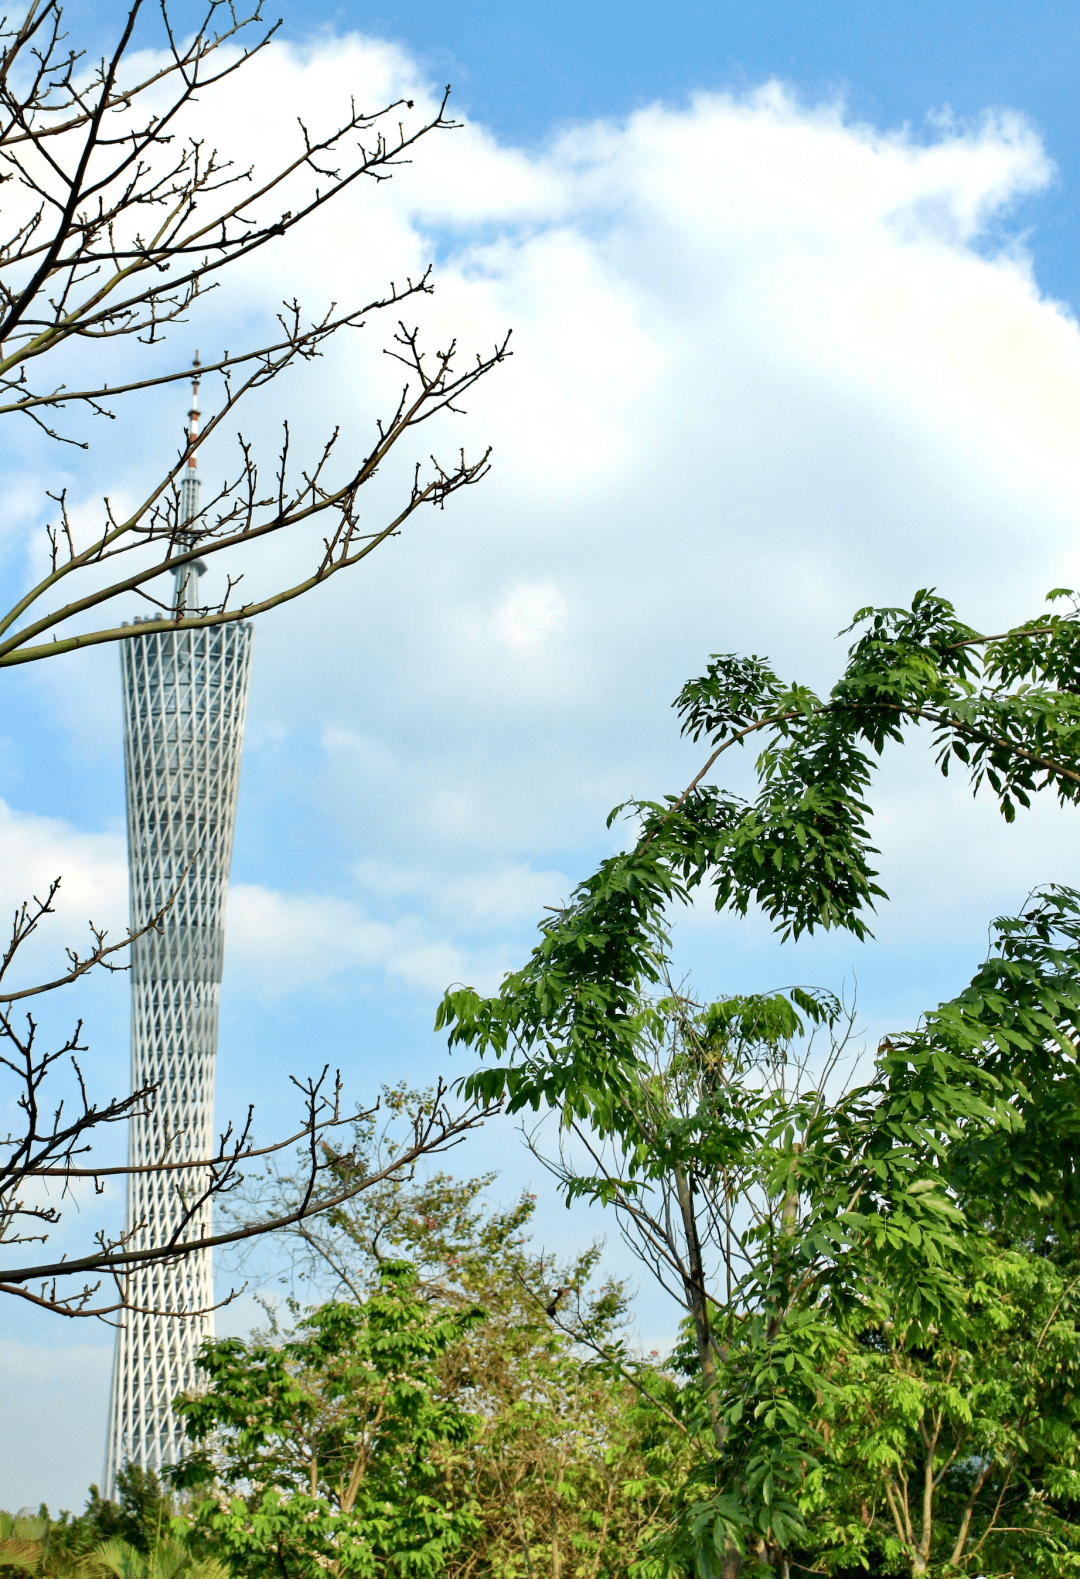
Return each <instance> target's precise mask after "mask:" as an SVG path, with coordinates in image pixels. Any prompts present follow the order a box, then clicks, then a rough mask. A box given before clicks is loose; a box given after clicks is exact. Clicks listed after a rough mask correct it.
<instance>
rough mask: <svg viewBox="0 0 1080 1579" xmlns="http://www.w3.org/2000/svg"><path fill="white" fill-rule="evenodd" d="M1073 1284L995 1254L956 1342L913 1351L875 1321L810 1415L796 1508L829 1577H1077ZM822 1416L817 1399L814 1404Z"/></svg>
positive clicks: (1017, 1255) (841, 1357)
mask: <svg viewBox="0 0 1080 1579" xmlns="http://www.w3.org/2000/svg"><path fill="white" fill-rule="evenodd" d="M1078 1288H1080V1278H1077V1277H1075V1276H1071V1277H1066V1275H1064V1274H1063V1273H1062V1272H1061V1271H1060V1270H1059V1269H1058V1268H1057V1267H1055V1266H1054V1265H1053V1263H1052V1262H1050V1261H1049V1260H1048V1259H1047V1258H1046V1257H1043V1256H1036V1255H1032V1254H1031V1253H1026V1252H1023V1251H1014V1250H998V1249H995V1248H993V1247H987V1248H986V1250H985V1252H984V1254H983V1256H982V1257H981V1259H980V1264H979V1266H978V1267H977V1269H976V1272H975V1275H974V1276H973V1277H972V1279H971V1282H970V1284H969V1287H968V1291H967V1292H968V1320H967V1322H966V1323H965V1327H964V1331H963V1334H962V1336H957V1337H955V1338H953V1339H952V1340H949V1339H947V1338H945V1337H944V1335H942V1334H935V1335H933V1336H931V1337H930V1339H929V1340H927V1339H926V1338H925V1337H924V1338H922V1339H921V1340H920V1341H919V1342H913V1341H912V1339H911V1334H910V1333H909V1332H908V1331H906V1330H904V1329H903V1328H901V1327H897V1326H895V1325H892V1324H889V1323H888V1322H885V1323H882V1322H880V1321H878V1320H876V1319H875V1318H873V1317H872V1316H870V1315H869V1314H868V1315H867V1318H866V1320H865V1322H864V1323H863V1324H862V1325H861V1326H855V1327H854V1328H853V1330H852V1334H851V1339H852V1341H851V1342H850V1343H848V1344H846V1345H845V1346H844V1348H843V1350H842V1351H841V1352H840V1353H839V1354H838V1355H837V1356H835V1357H834V1358H833V1360H832V1362H831V1364H830V1366H829V1370H830V1371H831V1376H830V1382H831V1385H830V1386H829V1387H828V1388H827V1389H825V1390H824V1391H823V1392H822V1395H821V1402H820V1403H819V1404H818V1405H817V1407H816V1410H815V1411H814V1412H815V1413H817V1414H818V1416H819V1420H820V1430H821V1431H822V1433H823V1436H824V1438H825V1451H823V1452H822V1453H821V1454H820V1455H819V1460H818V1463H817V1464H816V1465H815V1467H814V1468H813V1469H812V1470H811V1471H810V1473H809V1475H808V1476H807V1480H806V1484H805V1486H804V1488H803V1491H802V1496H801V1501H802V1503H803V1506H804V1509H805V1511H806V1514H807V1517H808V1521H809V1522H810V1523H811V1524H812V1525H813V1527H814V1530H815V1534H816V1536H817V1539H818V1541H819V1542H820V1544H821V1547H822V1548H823V1550H822V1551H819V1553H818V1554H817V1562H818V1563H819V1564H820V1563H822V1562H824V1563H825V1564H826V1566H827V1567H828V1568H830V1569H832V1568H834V1567H835V1566H836V1565H837V1564H841V1565H843V1566H845V1567H846V1566H848V1565H850V1564H851V1563H852V1562H853V1561H854V1560H858V1561H863V1560H865V1559H866V1558H867V1557H868V1556H869V1555H871V1554H873V1553H874V1551H875V1550H880V1551H881V1552H882V1553H883V1555H884V1556H885V1558H886V1559H887V1560H891V1562H893V1563H895V1564H896V1565H897V1566H898V1567H899V1568H900V1570H901V1571H904V1570H906V1569H907V1568H908V1567H910V1570H911V1572H912V1573H916V1574H922V1573H931V1572H933V1573H935V1574H937V1573H941V1574H956V1575H959V1574H975V1573H979V1574H991V1573H993V1574H1010V1573H1018V1572H1021V1571H1023V1572H1026V1573H1029V1574H1037V1573H1047V1574H1050V1573H1053V1574H1070V1573H1077V1572H1080V1520H1078V1518H1077V1515H1078V1514H1080V1392H1078V1383H1080V1329H1078V1315H1080V1309H1078V1300H1077V1290H1078ZM810 1407H811V1408H812V1409H813V1408H814V1405H813V1402H811V1403H810Z"/></svg>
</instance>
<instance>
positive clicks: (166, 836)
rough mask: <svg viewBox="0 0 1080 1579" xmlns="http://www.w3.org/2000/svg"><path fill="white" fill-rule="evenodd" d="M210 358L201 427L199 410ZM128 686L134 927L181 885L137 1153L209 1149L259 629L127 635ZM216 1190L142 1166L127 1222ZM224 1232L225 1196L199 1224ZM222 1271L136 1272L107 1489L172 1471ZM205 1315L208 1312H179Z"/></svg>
mask: <svg viewBox="0 0 1080 1579" xmlns="http://www.w3.org/2000/svg"><path fill="white" fill-rule="evenodd" d="M197 368H198V359H197V358H196V382H195V390H194V398H193V403H192V412H191V433H192V436H194V432H195V431H196V424H197V422H198V399H197V395H198V383H197V377H198V373H197ZM198 503H199V480H198V476H197V473H196V471H195V462H194V457H192V459H191V461H190V462H189V464H188V467H187V468H186V471H185V475H184V476H183V478H182V483H181V510H182V516H181V519H182V521H189V520H192V519H193V518H194V517H195V516H196V515H197V513H198ZM193 572H194V574H195V575H198V574H201V573H202V566H201V565H196V566H189V567H188V568H187V569H186V570H185V571H184V572H177V573H176V581H177V586H176V606H177V608H178V609H184V608H186V607H187V601H188V585H189V582H190V581H191V579H192V574H193ZM120 657H121V674H122V678H123V690H124V773H125V784H126V790H127V826H128V880H129V893H130V916H131V928H132V931H135V930H137V929H138V928H139V927H141V926H143V925H145V924H146V922H147V920H148V919H149V918H150V917H151V916H153V915H154V914H155V913H156V912H157V911H158V910H159V909H160V908H161V907H162V905H163V904H164V903H165V901H166V900H167V899H168V896H169V895H170V894H171V893H172V891H173V889H174V888H175V887H176V884H177V882H178V881H179V879H180V876H181V874H182V873H183V872H184V870H185V868H186V867H187V866H188V863H189V862H193V864H192V865H191V867H190V870H189V871H188V873H187V876H186V877H184V879H183V883H182V886H181V888H180V892H179V894H178V896H177V898H176V901H175V903H174V904H173V905H172V907H171V908H170V910H169V912H168V914H167V916H166V919H165V921H164V924H163V927H162V930H161V933H160V935H158V934H157V933H153V932H152V933H149V934H147V936H145V937H143V938H140V939H138V941H137V942H136V943H135V944H134V945H133V946H132V961H131V1079H132V1086H133V1089H138V1088H139V1087H141V1086H144V1085H146V1084H148V1083H150V1082H154V1081H157V1082H160V1088H159V1091H158V1095H157V1098H156V1100H155V1102H154V1103H153V1110H152V1112H150V1113H149V1114H147V1115H145V1116H137V1117H134V1118H133V1119H132V1120H131V1124H130V1130H129V1138H128V1159H129V1162H130V1163H132V1164H134V1165H135V1166H138V1165H140V1164H145V1163H150V1162H154V1161H156V1160H160V1159H161V1158H162V1157H163V1156H164V1155H166V1154H167V1155H168V1157H169V1160H172V1161H180V1160H183V1159H184V1158H195V1157H206V1156H209V1155H211V1154H212V1150H213V1143H214V1133H213V1121H214V1067H215V1063H216V1058H217V1034H218V997H219V992H220V983H221V967H222V957H223V953H224V942H225V926H224V923H225V897H226V890H227V887H228V881H229V866H230V863H231V860H232V843H233V827H234V824H235V819H236V796H237V788H238V783H239V772H240V749H241V745H242V741H243V733H244V713H245V708H246V704H247V688H248V675H249V671H250V666H251V626H250V625H246V624H234V625H226V626H221V627H219V628H218V629H211V630H187V631H164V632H163V631H158V632H156V633H154V634H150V635H146V636H134V637H132V638H130V639H129V640H127V641H124V642H121V644H120ZM203 1188H205V1178H200V1175H199V1173H198V1172H195V1171H193V1172H191V1173H177V1172H170V1173H141V1174H140V1173H136V1174H132V1175H131V1176H130V1177H129V1181H128V1199H127V1230H128V1232H129V1233H130V1234H131V1236H132V1244H133V1245H134V1246H135V1247H140V1248H146V1247H149V1246H151V1245H160V1244H163V1243H165V1242H167V1241H168V1239H169V1237H170V1235H171V1234H172V1232H173V1231H174V1229H175V1227H176V1225H177V1223H178V1222H179V1220H180V1217H181V1214H182V1212H183V1211H184V1209H185V1208H184V1200H183V1194H182V1192H184V1193H186V1195H187V1198H188V1200H191V1199H193V1198H194V1196H195V1192H199V1191H200V1190H201V1189H203ZM209 1230H210V1205H209V1203H206V1204H205V1205H204V1206H202V1207H201V1208H200V1210H199V1212H198V1213H197V1214H196V1216H195V1217H194V1218H193V1219H192V1221H191V1222H190V1223H189V1224H188V1226H187V1227H186V1228H185V1230H184V1235H183V1236H184V1238H185V1239H190V1238H200V1237H202V1235H203V1233H208V1232H209ZM212 1274H213V1269H212V1264H211V1254H210V1251H209V1250H204V1251H200V1252H198V1253H197V1254H195V1255H189V1256H187V1257H185V1258H184V1259H183V1260H182V1261H180V1262H179V1263H177V1264H168V1263H157V1264H155V1265H150V1266H147V1267H145V1268H142V1269H140V1270H138V1271H136V1272H134V1273H133V1274H132V1277H131V1283H130V1306H131V1308H130V1309H129V1310H127V1311H125V1312H124V1316H123V1320H122V1322H121V1325H120V1327H119V1329H118V1331H117V1335H116V1348H115V1353H114V1358H113V1379H112V1396H111V1400H110V1406H109V1436H108V1443H107V1446H106V1453H105V1474H104V1490H105V1495H106V1496H112V1495H114V1493H115V1486H116V1477H117V1474H118V1473H119V1471H120V1470H121V1469H122V1468H123V1466H124V1464H125V1463H127V1462H128V1461H129V1460H130V1461H132V1462H134V1463H136V1464H139V1465H141V1466H142V1467H143V1468H145V1469H153V1470H155V1471H157V1470H160V1469H161V1468H162V1466H163V1465H166V1464H171V1463H175V1462H176V1461H177V1459H178V1458H179V1457H180V1455H181V1452H182V1449H183V1441H184V1438H183V1432H182V1430H181V1428H180V1426H179V1423H178V1422H177V1420H176V1418H175V1416H174V1414H173V1400H174V1398H175V1397H176V1395H177V1393H179V1392H182V1391H184V1390H185V1389H186V1388H188V1387H190V1386H191V1385H192V1383H193V1381H194V1379H195V1368H194V1360H195V1354H196V1352H197V1350H198V1347H199V1344H200V1343H201V1342H202V1340H203V1339H204V1338H205V1337H209V1336H212V1334H213V1330H214V1322H213V1315H212V1311H211V1307H212V1305H213V1275H212ZM179 1312H194V1314H188V1315H182V1314H174V1313H179Z"/></svg>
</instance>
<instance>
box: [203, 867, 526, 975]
mask: <svg viewBox="0 0 1080 1579" xmlns="http://www.w3.org/2000/svg"><path fill="white" fill-rule="evenodd" d="M397 892H398V893H399V894H400V893H401V889H400V888H399V889H398V890H397ZM406 892H408V890H406ZM403 909H404V911H405V913H404V914H402V915H400V916H398V917H395V918H394V919H391V920H382V919H378V918H375V917H372V916H371V915H369V914H368V913H367V911H366V910H365V908H364V907H363V906H362V905H360V904H358V903H357V902H355V901H353V900H348V899H341V898H338V897H336V896H334V895H331V894H325V893H323V894H283V893H278V892H275V891H274V890H272V889H268V888H263V887H260V886H259V885H257V884H252V883H234V884H233V886H232V888H231V889H230V890H229V916H228V946H227V954H226V966H227V969H228V975H229V987H230V991H234V990H235V988H236V986H237V985H239V986H240V987H241V988H242V989H246V990H247V991H249V992H254V993H255V994H256V995H257V996H258V997H260V998H264V999H265V998H270V999H272V998H277V997H280V996H282V995H283V994H287V993H296V992H302V991H310V990H311V989H312V988H319V987H326V986H328V985H330V984H331V983H334V982H335V981H337V980H339V979H340V978H342V977H343V976H351V977H352V982H351V984H350V985H351V988H352V990H356V985H357V983H356V977H357V975H359V976H360V978H361V980H363V979H364V978H365V977H366V978H367V979H368V980H369V981H370V980H371V979H374V980H375V981H376V982H378V983H382V982H385V983H388V984H392V985H397V984H404V985H405V986H407V987H411V988H414V989H419V990H421V991H422V992H423V993H424V994H425V995H427V996H428V997H431V998H435V997H438V996H440V995H441V994H442V992H443V990H444V989H445V988H446V987H447V986H449V985H450V983H451V982H465V981H467V982H469V983H470V984H471V985H474V986H480V987H482V988H483V989H484V990H487V991H494V990H495V988H496V987H497V986H498V983H499V980H500V978H501V976H502V973H503V971H504V970H507V969H509V968H510V966H511V964H512V953H511V950H510V949H509V948H504V949H503V950H501V951H498V950H495V949H491V948H488V949H469V948H466V947H462V946H461V944H460V943H459V942H458V941H457V940H456V939H455V937H454V936H452V935H451V936H446V935H443V936H438V935H432V929H431V928H429V927H428V926H426V925H425V923H424V921H423V920H422V919H420V918H419V917H417V916H415V915H410V914H409V913H408V907H407V906H405V907H403ZM447 930H450V929H447V928H446V927H445V926H444V927H443V929H442V931H443V933H444V934H445V933H446V931H447Z"/></svg>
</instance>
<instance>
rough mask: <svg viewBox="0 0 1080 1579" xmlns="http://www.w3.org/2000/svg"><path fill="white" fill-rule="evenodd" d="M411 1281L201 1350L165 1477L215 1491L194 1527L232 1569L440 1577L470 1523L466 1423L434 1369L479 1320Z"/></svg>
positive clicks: (407, 1271) (383, 1280) (405, 1269)
mask: <svg viewBox="0 0 1080 1579" xmlns="http://www.w3.org/2000/svg"><path fill="white" fill-rule="evenodd" d="M415 1285H416V1279H415V1274H414V1273H413V1271H412V1268H411V1267H409V1266H408V1265H407V1264H406V1263H403V1262H388V1263H386V1264H385V1265H384V1266H383V1267H382V1268H381V1269H380V1274H379V1279H378V1287H377V1289H376V1291H375V1292H374V1293H373V1294H371V1295H370V1297H369V1298H367V1299H366V1300H364V1301H363V1302H361V1303H350V1304H346V1303H344V1302H332V1303H330V1304H327V1305H323V1306H320V1307H319V1308H318V1309H316V1310H313V1311H310V1312H309V1313H307V1314H306V1315H304V1316H302V1317H301V1319H300V1321H299V1322H298V1324H297V1329H296V1331H295V1333H293V1334H291V1335H290V1336H288V1337H286V1338H285V1340H284V1341H283V1342H275V1341H273V1340H272V1339H271V1340H269V1341H257V1340H253V1341H252V1342H244V1341H242V1340H240V1339H223V1340H221V1341H219V1342H216V1343H215V1342H210V1343H207V1344H205V1345H204V1346H203V1349H202V1351H201V1355H200V1361H199V1363H200V1367H201V1369H202V1371H203V1373H204V1374H205V1377H206V1382H207V1388H206V1391H205V1392H201V1393H198V1394H196V1395H194V1396H191V1397H189V1398H188V1399H187V1400H186V1401H185V1402H184V1403H183V1404H182V1405H181V1412H182V1414H183V1415H184V1416H185V1419H186V1427H187V1432H188V1436H189V1437H190V1439H191V1441H192V1443H193V1444H194V1447H195V1451H194V1452H193V1453H192V1454H191V1456H190V1457H188V1458H186V1459H185V1460H184V1461H183V1462H182V1463H181V1465H180V1466H179V1467H178V1469H177V1471H175V1479H176V1482H177V1484H178V1485H180V1486H182V1487H186V1488H191V1489H193V1490H197V1489H198V1488H199V1487H200V1486H210V1487H213V1488H214V1495H212V1496H211V1497H209V1498H207V1500H205V1501H204V1502H203V1503H202V1504H201V1506H200V1507H199V1508H198V1509H197V1510H196V1511H195V1512H194V1514H193V1516H192V1519H191V1527H192V1529H193V1530H194V1532H195V1533H197V1534H198V1535H201V1536H202V1537H203V1538H204V1539H205V1540H206V1541H207V1542H208V1543H209V1545H210V1547H211V1549H212V1550H214V1551H216V1552H217V1553H219V1554H221V1555H222V1556H224V1557H225V1558H226V1559H227V1561H228V1562H229V1563H230V1566H232V1567H233V1568H234V1569H236V1570H239V1571H240V1572H249V1573H252V1574H255V1573H262V1572H264V1571H265V1568H266V1564H267V1563H268V1562H270V1563H272V1564H273V1565H274V1566H275V1567H276V1569H277V1571H278V1572H279V1573H281V1574H287V1575H317V1574H319V1573H321V1572H322V1571H324V1570H325V1569H326V1568H330V1570H331V1571H332V1572H333V1573H337V1574H356V1575H367V1574H376V1573H391V1574H403V1575H404V1574H417V1575H422V1574H435V1573H439V1572H441V1570H442V1568H443V1566H444V1564H445V1561H446V1558H447V1556H448V1555H449V1554H450V1553H451V1552H452V1551H453V1550H454V1549H455V1548H456V1547H458V1546H459V1545H460V1544H461V1541H462V1539H463V1538H464V1537H465V1535H466V1534H467V1533H469V1532H470V1531H471V1530H472V1529H473V1528H474V1525H475V1514H474V1512H473V1510H472V1508H471V1507H469V1506H467V1505H466V1506H459V1505H457V1504H455V1502H454V1500H453V1499H452V1498H451V1497H449V1496H448V1495H447V1478H448V1474H449V1465H450V1460H451V1458H452V1456H453V1454H454V1453H455V1452H456V1451H459V1450H460V1449H461V1448H462V1447H463V1446H464V1444H465V1443H466V1442H467V1441H468V1439H469V1437H470V1435H471V1434H472V1432H473V1430H474V1423H473V1420H472V1418H471V1417H470V1415H469V1414H468V1413H467V1412H466V1411H465V1410H464V1409H462V1408H461V1407H460V1405H459V1404H458V1403H457V1401H456V1400H454V1399H452V1398H447V1397H446V1396H445V1395H444V1392H443V1389H442V1388H441V1386H440V1379H439V1373H438V1364H437V1362H438V1359H439V1357H440V1356H441V1355H442V1354H444V1353H445V1352H446V1350H447V1349H449V1348H451V1347H452V1346H453V1345H454V1344H456V1343H459V1342H460V1341H461V1339H462V1337H463V1336H464V1334H465V1333H466V1332H467V1331H468V1329H469V1327H470V1326H471V1325H472V1324H474V1323H475V1322H476V1321H477V1320H478V1319H479V1317H480V1314H481V1313H480V1312H479V1311H478V1310H475V1309H473V1310H466V1311H463V1312H460V1313H453V1314H451V1313H449V1312H445V1311H433V1310H432V1308H431V1307H430V1305H428V1304H427V1303H425V1302H424V1301H423V1300H422V1299H420V1298H418V1297H417V1292H416V1286H415Z"/></svg>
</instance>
